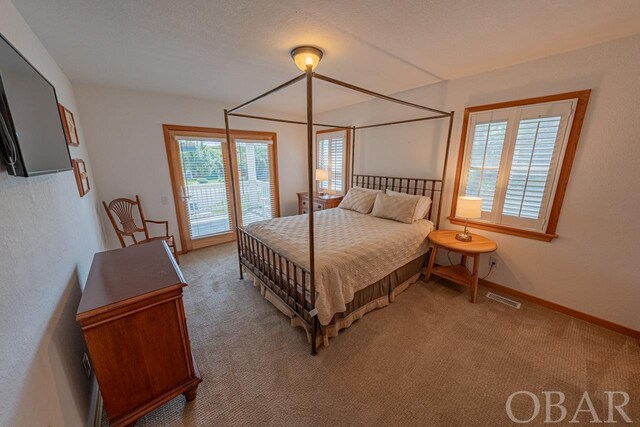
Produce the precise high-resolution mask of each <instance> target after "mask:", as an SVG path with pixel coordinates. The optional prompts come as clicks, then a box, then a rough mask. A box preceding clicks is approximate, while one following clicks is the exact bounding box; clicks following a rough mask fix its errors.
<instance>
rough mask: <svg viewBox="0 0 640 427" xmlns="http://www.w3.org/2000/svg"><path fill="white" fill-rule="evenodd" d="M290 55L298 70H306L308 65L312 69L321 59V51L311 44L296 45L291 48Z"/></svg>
mask: <svg viewBox="0 0 640 427" xmlns="http://www.w3.org/2000/svg"><path fill="white" fill-rule="evenodd" d="M291 57H292V58H293V62H295V63H296V67H298V68H299V69H300V70H302V71H307V67H308V66H309V65H310V66H311V69H312V70H314V69H315V68H316V67H317V66H318V63H319V62H320V60H321V59H322V51H321V50H320V49H318V48H317V47H313V46H298V47H295V48H293V49H292V50H291Z"/></svg>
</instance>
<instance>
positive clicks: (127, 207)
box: [102, 195, 180, 264]
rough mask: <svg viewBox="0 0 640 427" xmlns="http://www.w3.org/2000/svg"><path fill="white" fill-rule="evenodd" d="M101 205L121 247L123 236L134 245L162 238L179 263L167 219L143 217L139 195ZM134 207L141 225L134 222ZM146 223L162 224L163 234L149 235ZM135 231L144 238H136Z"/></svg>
mask: <svg viewBox="0 0 640 427" xmlns="http://www.w3.org/2000/svg"><path fill="white" fill-rule="evenodd" d="M102 205H103V206H104V209H105V210H106V211H107V215H108V216H109V220H110V221H111V225H113V228H114V229H115V231H116V234H117V235H118V240H120V244H121V245H122V247H123V248H125V247H127V244H126V242H125V240H124V238H125V237H130V238H131V239H132V240H133V244H134V245H138V244H140V243H146V242H151V241H153V240H164V241H165V242H167V246H169V247H170V248H171V251H172V252H173V256H174V257H175V259H176V262H177V263H178V264H180V260H179V259H178V251H177V248H176V240H175V239H174V237H173V236H171V235H169V221H152V220H150V219H145V217H144V213H143V212H142V204H141V203H140V197H138V195H136V199H135V200H131V199H126V198H121V199H114V200H112V201H111V203H109V204H108V205H107V203H106V202H104V201H103V202H102ZM134 208H136V209H138V213H139V214H140V220H141V221H142V227H139V226H138V225H137V224H136V222H135V218H134V216H133V214H134ZM114 215H115V217H117V218H118V221H119V222H120V226H121V227H119V226H118V224H117V223H116V218H114ZM147 223H152V224H164V236H158V237H151V236H150V235H149V229H148V228H147ZM136 233H144V239H142V240H138V239H136Z"/></svg>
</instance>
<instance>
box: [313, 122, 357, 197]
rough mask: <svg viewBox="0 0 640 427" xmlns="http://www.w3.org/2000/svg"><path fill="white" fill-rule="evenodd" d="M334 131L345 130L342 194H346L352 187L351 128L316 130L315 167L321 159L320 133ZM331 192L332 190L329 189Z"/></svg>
mask: <svg viewBox="0 0 640 427" xmlns="http://www.w3.org/2000/svg"><path fill="white" fill-rule="evenodd" d="M332 132H345V148H344V150H345V155H344V156H343V165H342V169H343V171H342V177H343V183H342V187H343V190H342V191H341V193H342V195H343V196H344V195H346V194H347V191H349V188H350V187H351V183H350V182H349V180H350V177H351V175H350V167H349V165H350V164H351V129H349V128H346V129H345V128H331V129H323V130H318V131H316V160H315V167H316V169H317V168H318V166H319V165H318V163H319V161H320V152H319V151H318V135H321V134H323V133H332ZM317 188H318V185H317V182H316V189H317ZM327 190H329V189H327ZM328 192H329V193H330V191H328Z"/></svg>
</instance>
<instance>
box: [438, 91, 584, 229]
mask: <svg viewBox="0 0 640 427" xmlns="http://www.w3.org/2000/svg"><path fill="white" fill-rule="evenodd" d="M590 95H591V90H590V89H588V90H581V91H576V92H567V93H561V94H557V95H549V96H541V97H537V98H528V99H521V100H518V101H509V102H501V103H497V104H487V105H480V106H477V107H467V108H465V110H464V118H463V122H462V134H461V136H460V150H459V153H458V163H457V167H456V176H455V184H454V187H453V200H452V201H451V215H450V216H449V221H450V222H451V223H452V224H456V225H464V224H465V220H464V219H461V218H457V217H456V216H455V214H456V207H457V201H458V192H459V190H460V183H461V181H462V173H463V168H464V160H465V151H466V150H465V148H466V147H465V145H466V141H467V132H468V130H469V129H468V126H469V115H470V114H471V113H475V112H479V111H488V110H499V109H504V108H513V107H522V106H527V105H532V104H542V103H546V102H555V101H565V100H570V99H577V105H576V109H575V113H574V117H573V122H572V124H571V129H570V131H569V132H570V133H569V137H568V139H567V145H566V148H565V153H564V157H563V160H562V166H561V168H560V175H559V177H558V183H557V185H556V191H555V193H554V194H553V195H552V198H553V199H552V201H551V212H550V214H549V220H548V222H547V227H546V229H545V230H544V232H539V231H534V230H527V229H522V228H517V227H512V226H507V225H502V224H493V223H489V222H483V221H475V220H469V221H468V223H469V226H470V227H473V228H479V229H481V230H487V231H493V232H496V233H502V234H510V235H513V236H519V237H525V238H529V239H535V240H541V241H545V242H550V241H552V240H553V239H555V238H556V237H558V234H556V228H557V226H558V220H559V218H560V210H561V209H562V203H563V202H564V196H565V193H566V191H567V185H568V183H569V176H570V175H571V168H572V167H573V160H574V159H575V155H576V150H577V148H578V141H579V140H580V132H581V131H582V125H583V122H584V117H585V115H586V112H587V105H588V104H589V97H590Z"/></svg>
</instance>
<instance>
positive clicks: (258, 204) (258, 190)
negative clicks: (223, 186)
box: [235, 140, 277, 225]
mask: <svg viewBox="0 0 640 427" xmlns="http://www.w3.org/2000/svg"><path fill="white" fill-rule="evenodd" d="M235 149H236V153H237V159H238V182H239V184H240V185H239V187H240V206H241V213H242V224H243V225H246V224H250V223H252V222H256V221H262V220H265V219H271V218H273V217H275V216H276V212H277V211H276V200H275V197H274V196H275V179H274V165H273V164H274V155H273V154H274V153H273V145H272V144H271V143H270V142H266V141H249V140H242V141H240V140H236V141H235Z"/></svg>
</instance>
